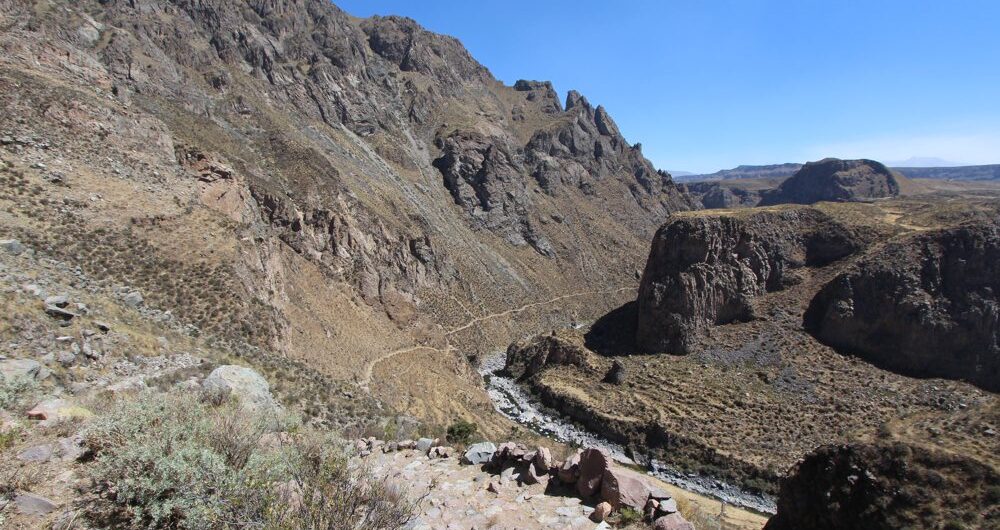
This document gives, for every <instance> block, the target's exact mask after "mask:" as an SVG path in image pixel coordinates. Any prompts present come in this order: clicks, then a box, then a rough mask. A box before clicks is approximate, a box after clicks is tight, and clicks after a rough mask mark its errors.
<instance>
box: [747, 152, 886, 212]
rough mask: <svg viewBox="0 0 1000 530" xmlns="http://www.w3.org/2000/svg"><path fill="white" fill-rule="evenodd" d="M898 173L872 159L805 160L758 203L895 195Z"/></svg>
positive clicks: (859, 198)
mask: <svg viewBox="0 0 1000 530" xmlns="http://www.w3.org/2000/svg"><path fill="white" fill-rule="evenodd" d="M900 178H901V177H900V176H899V175H897V174H895V173H893V172H892V171H890V170H889V168H887V167H885V166H884V165H882V164H881V163H879V162H876V161H874V160H840V159H837V158H825V159H823V160H820V161H819V162H809V163H807V164H806V165H804V166H802V169H800V170H799V171H798V172H796V173H795V174H794V175H792V176H791V177H789V178H788V180H785V181H784V182H782V183H781V186H779V187H778V188H777V189H775V190H773V191H770V192H768V193H766V194H764V196H763V197H762V198H761V201H760V204H761V206H768V205H773V204H812V203H815V202H819V201H833V202H850V201H865V200H872V199H881V198H886V197H896V196H898V195H899V179H900Z"/></svg>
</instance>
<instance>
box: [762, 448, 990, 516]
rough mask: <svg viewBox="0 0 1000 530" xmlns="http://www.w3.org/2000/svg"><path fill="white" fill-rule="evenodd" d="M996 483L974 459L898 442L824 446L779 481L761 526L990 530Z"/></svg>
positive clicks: (982, 465)
mask: <svg viewBox="0 0 1000 530" xmlns="http://www.w3.org/2000/svg"><path fill="white" fill-rule="evenodd" d="M998 480H1000V476H998V475H997V472H996V470H994V469H992V468H991V467H989V466H987V465H984V464H982V463H980V462H977V461H975V460H972V459H969V458H965V457H960V456H955V455H953V454H949V453H944V452H938V451H933V450H928V449H923V448H920V447H916V446H911V445H906V444H901V443H897V444H890V445H867V444H857V445H840V446H834V445H830V446H824V447H821V448H819V449H817V450H816V451H815V452H813V453H812V454H810V455H808V456H807V457H806V458H805V459H804V460H803V461H802V462H801V463H799V464H798V465H797V466H796V467H795V468H794V469H793V470H792V472H791V474H790V476H789V477H788V478H786V479H784V480H783V481H782V483H781V493H780V494H779V496H778V513H777V515H775V516H774V517H772V518H771V519H770V520H769V521H768V523H767V526H765V527H764V528H765V530H799V529H802V528H810V529H814V530H839V529H843V528H865V529H870V530H882V529H884V530H889V529H895V528H990V526H988V525H989V524H991V523H989V521H990V520H993V521H995V520H996V519H995V518H996V517H998V516H1000V511H998V508H997V504H996V498H995V497H994V496H995V494H996V492H995V491H994V490H991V489H990V488H995V487H996V484H997V481H998ZM984 525H987V526H984Z"/></svg>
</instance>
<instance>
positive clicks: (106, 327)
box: [94, 320, 111, 333]
mask: <svg viewBox="0 0 1000 530" xmlns="http://www.w3.org/2000/svg"><path fill="white" fill-rule="evenodd" d="M94 325H95V326H97V329H99V330H101V332H102V333H107V332H109V331H111V324H108V323H107V322H101V321H100V320H95V321H94Z"/></svg>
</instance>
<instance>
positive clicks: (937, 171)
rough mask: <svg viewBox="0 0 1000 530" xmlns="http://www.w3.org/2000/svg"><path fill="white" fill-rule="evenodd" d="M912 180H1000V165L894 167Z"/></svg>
mask: <svg viewBox="0 0 1000 530" xmlns="http://www.w3.org/2000/svg"><path fill="white" fill-rule="evenodd" d="M892 169H893V170H894V171H898V172H900V173H902V174H903V175H905V176H907V177H909V178H911V179H939V180H1000V164H993V165H988V166H954V167H906V166H903V167H895V166H894V167H893V168H892Z"/></svg>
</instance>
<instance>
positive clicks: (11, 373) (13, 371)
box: [0, 359, 42, 380]
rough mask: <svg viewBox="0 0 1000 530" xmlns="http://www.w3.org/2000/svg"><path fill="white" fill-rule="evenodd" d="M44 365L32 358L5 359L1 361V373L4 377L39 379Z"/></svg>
mask: <svg viewBox="0 0 1000 530" xmlns="http://www.w3.org/2000/svg"><path fill="white" fill-rule="evenodd" d="M41 368H42V365H41V364H40V363H39V362H38V361H34V360H31V359H5V360H3V361H0V375H2V376H3V378H4V379H8V380H9V379H16V378H25V379H38V374H39V370H41Z"/></svg>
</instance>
